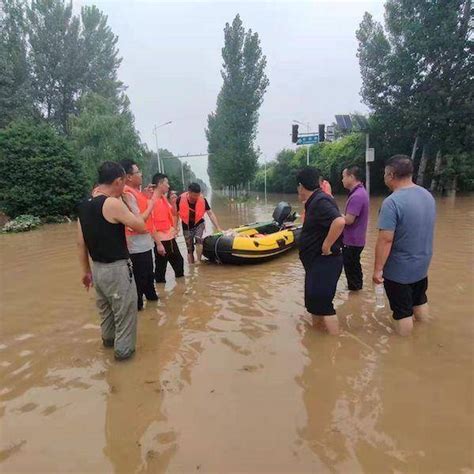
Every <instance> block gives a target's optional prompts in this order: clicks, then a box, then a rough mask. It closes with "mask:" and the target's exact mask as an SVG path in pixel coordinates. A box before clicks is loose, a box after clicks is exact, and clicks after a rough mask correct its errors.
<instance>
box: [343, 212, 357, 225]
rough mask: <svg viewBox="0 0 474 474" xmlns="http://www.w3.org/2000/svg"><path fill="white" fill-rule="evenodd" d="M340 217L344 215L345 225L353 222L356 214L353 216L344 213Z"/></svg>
mask: <svg viewBox="0 0 474 474" xmlns="http://www.w3.org/2000/svg"><path fill="white" fill-rule="evenodd" d="M342 217H344V220H345V221H346V225H352V224H354V222H355V220H356V217H357V216H353V215H352V214H346V215H345V216H342Z"/></svg>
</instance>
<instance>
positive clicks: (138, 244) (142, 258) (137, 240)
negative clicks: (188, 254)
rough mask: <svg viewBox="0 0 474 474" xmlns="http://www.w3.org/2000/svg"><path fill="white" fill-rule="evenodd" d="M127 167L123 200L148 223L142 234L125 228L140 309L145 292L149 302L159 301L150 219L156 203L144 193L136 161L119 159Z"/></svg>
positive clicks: (140, 308)
mask: <svg viewBox="0 0 474 474" xmlns="http://www.w3.org/2000/svg"><path fill="white" fill-rule="evenodd" d="M120 164H121V165H122V167H123V169H124V170H125V173H126V176H125V187H124V190H123V199H124V201H125V203H126V204H127V206H128V208H129V209H130V211H131V212H132V213H133V214H135V215H141V216H142V218H143V219H144V221H145V224H146V231H145V232H143V233H140V232H135V231H133V230H132V229H129V228H127V229H126V236H127V246H128V251H129V253H130V259H131V260H132V264H133V275H134V276H135V283H136V285H137V295H138V311H141V310H142V309H143V295H145V297H146V299H147V300H148V301H156V300H158V295H157V294H156V290H155V279H154V274H153V253H152V250H153V247H154V242H153V238H152V234H153V231H154V229H153V221H152V219H151V218H150V215H151V212H152V211H153V206H151V207H150V206H149V199H148V197H147V196H146V195H145V194H144V193H142V192H141V186H142V173H141V171H140V170H139V168H138V166H137V164H136V163H135V162H134V161H132V160H122V161H121V162H120Z"/></svg>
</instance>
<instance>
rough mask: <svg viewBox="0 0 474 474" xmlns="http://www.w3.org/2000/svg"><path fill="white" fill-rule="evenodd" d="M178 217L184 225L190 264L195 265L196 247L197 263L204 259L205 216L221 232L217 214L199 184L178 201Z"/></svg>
mask: <svg viewBox="0 0 474 474" xmlns="http://www.w3.org/2000/svg"><path fill="white" fill-rule="evenodd" d="M176 206H177V209H178V217H179V218H180V219H181V221H182V223H183V234H184V240H185V241H186V247H187V249H188V263H191V264H192V263H194V248H195V247H196V254H197V261H198V263H199V262H200V261H201V257H202V236H203V234H204V230H205V227H206V224H205V223H204V215H205V214H207V215H208V216H209V219H211V222H212V223H213V224H214V227H215V228H216V229H217V231H218V232H220V231H221V229H220V227H219V223H218V222H217V218H216V216H215V214H214V213H213V212H212V210H211V206H209V203H208V202H207V199H206V198H205V197H203V196H202V194H201V186H200V185H199V184H198V183H191V184H190V185H189V186H188V192H186V193H183V194H182V195H181V196H179V198H178V200H177V201H176Z"/></svg>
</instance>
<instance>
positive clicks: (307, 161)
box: [293, 120, 310, 166]
mask: <svg viewBox="0 0 474 474" xmlns="http://www.w3.org/2000/svg"><path fill="white" fill-rule="evenodd" d="M293 122H294V123H298V124H300V125H306V131H307V132H308V133H309V122H300V121H299V120H293ZM309 147H310V145H306V166H309Z"/></svg>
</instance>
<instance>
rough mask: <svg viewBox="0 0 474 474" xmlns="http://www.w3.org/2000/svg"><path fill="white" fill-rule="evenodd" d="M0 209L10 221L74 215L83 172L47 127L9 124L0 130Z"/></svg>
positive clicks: (63, 141) (62, 141)
mask: <svg viewBox="0 0 474 474" xmlns="http://www.w3.org/2000/svg"><path fill="white" fill-rule="evenodd" d="M0 169H1V170H2V173H1V174H0V207H1V209H2V210H3V211H4V212H5V213H6V214H7V215H9V216H11V217H12V218H14V217H16V216H20V215H22V214H31V215H34V216H38V217H44V216H68V215H74V213H75V208H76V204H77V202H78V201H79V200H80V199H81V198H82V197H83V196H84V194H85V190H86V188H85V184H86V181H85V178H84V173H83V170H82V167H81V164H80V163H79V161H78V159H77V157H76V156H75V155H74V153H73V151H72V149H71V147H70V146H69V144H68V143H67V141H66V139H65V138H64V137H62V136H60V135H59V134H58V133H57V132H56V131H55V130H54V129H53V128H51V127H50V126H49V125H46V124H37V123H33V122H27V121H17V122H12V123H11V124H10V125H9V126H8V127H7V128H5V129H2V130H0Z"/></svg>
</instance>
